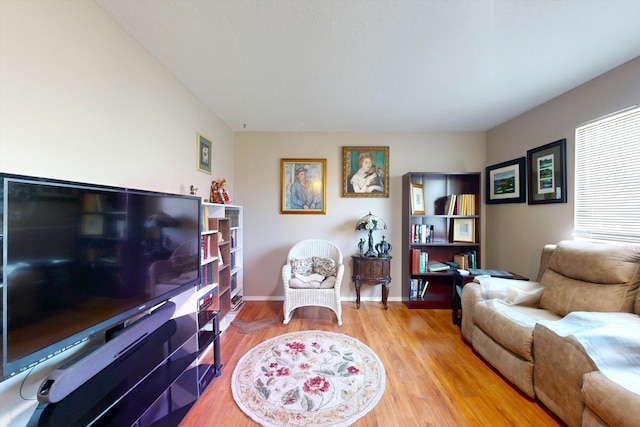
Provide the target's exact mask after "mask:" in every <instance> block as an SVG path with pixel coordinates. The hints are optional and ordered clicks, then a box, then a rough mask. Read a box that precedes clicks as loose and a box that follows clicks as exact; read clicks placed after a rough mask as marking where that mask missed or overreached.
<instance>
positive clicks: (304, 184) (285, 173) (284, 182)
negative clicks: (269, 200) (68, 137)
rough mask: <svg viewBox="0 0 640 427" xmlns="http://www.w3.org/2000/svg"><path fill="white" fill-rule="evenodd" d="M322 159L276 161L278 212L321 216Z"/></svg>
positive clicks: (324, 174) (324, 171)
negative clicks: (277, 169) (278, 178)
mask: <svg viewBox="0 0 640 427" xmlns="http://www.w3.org/2000/svg"><path fill="white" fill-rule="evenodd" d="M326 184H327V160H326V159H280V213H281V214H325V213H326V202H327V192H326V186H327V185H326Z"/></svg>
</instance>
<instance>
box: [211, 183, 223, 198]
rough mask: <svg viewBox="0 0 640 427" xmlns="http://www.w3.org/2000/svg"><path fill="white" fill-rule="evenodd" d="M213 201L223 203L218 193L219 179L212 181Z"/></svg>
mask: <svg viewBox="0 0 640 427" xmlns="http://www.w3.org/2000/svg"><path fill="white" fill-rule="evenodd" d="M210 198H211V203H222V201H221V199H220V194H219V193H218V181H211V194H210Z"/></svg>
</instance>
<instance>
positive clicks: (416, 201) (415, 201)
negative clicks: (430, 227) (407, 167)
mask: <svg viewBox="0 0 640 427" xmlns="http://www.w3.org/2000/svg"><path fill="white" fill-rule="evenodd" d="M411 215H424V188H423V186H422V184H416V183H415V182H412V183H411Z"/></svg>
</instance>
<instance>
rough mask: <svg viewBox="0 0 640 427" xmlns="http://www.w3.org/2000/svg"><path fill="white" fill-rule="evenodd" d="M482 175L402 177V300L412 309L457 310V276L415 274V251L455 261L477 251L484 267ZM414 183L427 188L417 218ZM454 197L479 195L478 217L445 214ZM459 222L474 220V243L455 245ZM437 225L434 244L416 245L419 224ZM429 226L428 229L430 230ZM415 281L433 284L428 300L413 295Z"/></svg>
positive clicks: (449, 273) (417, 174)
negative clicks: (454, 296)
mask: <svg viewBox="0 0 640 427" xmlns="http://www.w3.org/2000/svg"><path fill="white" fill-rule="evenodd" d="M480 182H481V180H480V172H469V173H463V172H409V173H407V174H405V175H403V177H402V301H403V302H404V303H405V304H406V305H407V307H409V308H434V309H435V308H445V309H449V308H453V300H452V297H451V296H452V289H453V286H454V274H453V272H452V271H447V272H428V271H427V272H421V273H417V274H416V273H413V270H412V257H411V250H412V249H417V250H419V251H421V252H426V253H427V254H428V257H429V261H440V262H446V261H453V257H454V255H456V254H457V253H461V252H464V251H475V254H476V264H477V266H478V267H479V266H480V260H481V253H480V252H481V251H480V242H481V240H480V238H481V235H480V234H481V233H480V230H481V228H480V220H481V218H480V214H479V213H480V202H481V199H480V188H481V187H480ZM411 183H415V184H419V185H422V186H423V192H424V208H425V209H424V214H420V215H413V214H412V209H411ZM451 194H456V195H460V194H473V195H475V200H474V202H473V205H474V209H473V211H474V214H473V215H457V214H453V215H451V214H446V213H445V212H444V208H445V201H446V198H447V197H448V196H449V195H451ZM456 219H469V220H471V221H473V225H474V232H473V241H472V242H455V241H454V238H453V234H454V230H453V227H454V223H455V220H456ZM423 224H424V225H428V226H431V225H432V226H433V229H434V236H433V241H430V242H428V243H416V242H414V240H413V239H412V230H413V229H414V227H415V226H416V225H423ZM428 228H429V227H427V229H428ZM411 279H422V280H423V281H429V286H428V287H427V290H426V292H425V294H424V297H420V295H418V296H413V295H411V285H410V283H411Z"/></svg>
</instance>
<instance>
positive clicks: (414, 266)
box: [410, 249, 429, 274]
mask: <svg viewBox="0 0 640 427" xmlns="http://www.w3.org/2000/svg"><path fill="white" fill-rule="evenodd" d="M410 253H411V274H420V273H425V272H426V271H427V263H428V262H429V254H428V253H427V252H422V251H421V250H420V249H411V250H410Z"/></svg>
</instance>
